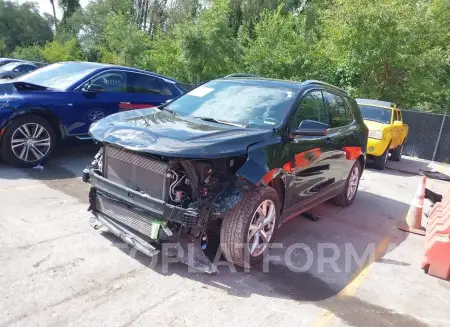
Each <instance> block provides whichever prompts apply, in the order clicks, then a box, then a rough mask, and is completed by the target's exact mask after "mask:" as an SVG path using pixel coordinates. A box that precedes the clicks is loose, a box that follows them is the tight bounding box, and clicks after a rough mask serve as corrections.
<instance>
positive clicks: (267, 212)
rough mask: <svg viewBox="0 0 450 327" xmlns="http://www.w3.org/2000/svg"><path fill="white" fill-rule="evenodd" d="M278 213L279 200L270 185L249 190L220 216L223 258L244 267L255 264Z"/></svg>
mask: <svg viewBox="0 0 450 327" xmlns="http://www.w3.org/2000/svg"><path fill="white" fill-rule="evenodd" d="M279 216H280V200H279V197H278V194H277V192H276V191H275V190H274V189H273V188H271V187H270V186H266V187H264V188H263V189H253V190H251V191H249V192H248V193H247V194H246V195H245V196H244V197H243V199H242V200H241V202H240V204H239V205H238V206H237V207H236V208H235V209H234V210H232V211H231V212H230V213H228V214H227V216H226V217H224V219H223V222H222V227H221V230H220V243H221V244H220V246H221V248H222V251H223V255H224V256H225V258H226V259H227V260H228V261H230V262H232V263H234V264H236V265H238V266H240V267H244V268H246V267H251V266H254V265H256V264H258V263H259V262H260V261H261V260H262V259H263V257H264V254H265V253H266V252H267V250H268V248H269V244H270V243H271V242H272V241H273V238H274V234H275V231H276V228H277V226H278V221H279Z"/></svg>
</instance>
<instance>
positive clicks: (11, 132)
mask: <svg viewBox="0 0 450 327" xmlns="http://www.w3.org/2000/svg"><path fill="white" fill-rule="evenodd" d="M55 144H56V135H55V132H54V130H53V128H52V126H51V125H50V123H49V122H48V121H47V120H45V119H44V118H42V117H39V116H24V117H19V118H17V119H15V120H13V121H12V123H11V124H10V125H9V126H8V128H7V129H6V132H5V134H4V135H3V140H2V143H1V153H2V158H3V159H4V160H5V161H6V162H8V163H9V164H11V165H13V166H15V167H22V168H30V167H34V166H36V165H38V164H40V163H42V162H43V161H44V160H46V159H47V158H48V156H49V155H50V153H51V150H52V149H53V147H54V145H55Z"/></svg>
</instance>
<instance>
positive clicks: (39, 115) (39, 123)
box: [0, 62, 186, 167]
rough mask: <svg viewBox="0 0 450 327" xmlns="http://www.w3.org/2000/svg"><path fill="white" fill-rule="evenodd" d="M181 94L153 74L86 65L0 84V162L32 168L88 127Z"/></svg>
mask: <svg viewBox="0 0 450 327" xmlns="http://www.w3.org/2000/svg"><path fill="white" fill-rule="evenodd" d="M185 91H186V88H185V86H184V85H183V84H181V83H179V82H177V81H176V80H173V79H170V78H167V77H165V76H161V75H158V74H155V73H152V72H148V71H144V70H139V69H133V68H129V67H120V66H114V65H106V64H98V63H88V62H63V63H57V64H53V65H50V66H47V67H44V68H41V69H38V70H36V71H34V72H32V73H29V74H27V75H24V76H21V77H19V78H17V79H14V80H10V81H4V82H0V150H1V157H2V159H3V160H5V161H7V162H8V163H10V164H12V165H14V166H17V167H32V166H35V165H37V164H39V163H41V162H42V161H44V160H45V159H46V158H48V156H49V155H50V153H51V151H52V149H53V148H54V147H55V146H56V145H57V144H58V143H59V141H61V140H62V139H64V138H67V137H78V138H83V137H86V136H88V129H89V126H90V125H91V123H92V122H94V121H96V120H98V119H101V118H103V117H105V116H108V115H111V114H113V113H116V112H120V111H126V110H132V109H141V108H149V107H154V106H158V105H160V104H162V103H164V102H166V101H167V100H170V99H173V98H176V97H178V96H179V95H181V94H183V93H184V92H185Z"/></svg>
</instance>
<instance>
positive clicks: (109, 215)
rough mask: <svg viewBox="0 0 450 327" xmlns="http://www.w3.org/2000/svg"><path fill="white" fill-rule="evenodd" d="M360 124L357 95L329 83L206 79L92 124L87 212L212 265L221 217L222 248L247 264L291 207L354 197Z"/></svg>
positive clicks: (140, 239) (125, 234) (151, 248)
mask: <svg viewBox="0 0 450 327" xmlns="http://www.w3.org/2000/svg"><path fill="white" fill-rule="evenodd" d="M367 133H368V130H367V128H366V126H365V125H364V123H363V119H362V117H361V114H360V111H359V108H358V105H357V104H356V102H355V101H354V100H353V99H352V98H350V97H349V96H348V95H347V94H346V93H345V92H344V91H343V90H341V89H339V88H337V87H334V86H332V85H329V84H326V83H323V82H319V81H306V82H289V81H280V80H269V79H262V78H257V77H225V78H222V79H217V80H213V81H210V82H207V83H206V84H203V85H201V86H199V87H197V88H195V89H193V90H191V91H190V92H188V93H187V94H185V95H182V96H181V97H179V98H177V99H175V100H173V101H172V102H170V103H167V104H165V105H163V106H160V107H158V108H152V109H144V110H135V111H128V112H122V113H118V114H114V115H111V116H108V117H106V118H104V119H102V120H100V121H97V122H95V123H94V124H93V125H92V126H91V129H90V134H91V135H92V136H93V138H94V139H96V140H97V141H99V142H101V144H102V145H103V147H102V148H101V150H100V152H99V153H98V154H97V155H96V157H95V160H94V161H93V162H92V164H91V166H90V167H88V168H87V169H85V170H84V171H83V179H84V180H85V181H86V182H88V183H90V184H91V191H90V194H89V200H90V210H91V212H92V214H93V219H92V222H93V224H94V226H100V225H103V226H105V227H106V228H108V229H109V230H111V231H112V232H113V233H115V234H116V235H118V236H119V237H121V238H122V239H123V240H124V241H125V242H127V243H129V244H131V245H133V246H135V247H136V248H137V249H138V250H140V251H141V252H143V253H145V254H147V255H150V256H152V255H154V254H156V253H158V252H159V250H160V249H161V248H162V245H163V244H164V243H172V244H173V243H175V244H176V245H177V246H178V247H180V248H182V249H184V250H186V251H185V252H184V253H187V244H192V246H193V249H194V257H193V258H188V256H187V255H181V258H180V259H181V260H182V261H183V262H185V263H187V264H189V265H192V266H194V267H196V268H198V269H201V270H204V271H207V272H214V271H216V267H215V266H214V265H213V264H212V263H211V262H210V261H209V260H208V258H206V256H204V254H203V251H202V249H204V248H205V247H206V246H207V244H208V235H209V230H210V229H211V228H212V226H218V227H219V228H220V247H221V250H222V252H223V254H224V256H225V258H226V259H227V260H228V261H231V262H233V263H234V264H236V265H238V266H241V267H248V266H252V265H255V264H257V263H258V262H259V261H260V260H261V259H262V257H263V255H264V253H265V252H266V251H267V249H268V244H269V243H270V242H271V241H272V240H273V237H274V234H275V232H276V230H277V228H278V227H280V226H281V225H282V224H283V223H284V222H286V221H287V220H289V219H290V218H293V217H295V216H297V215H299V214H300V213H302V212H305V211H307V210H309V209H310V208H311V207H313V206H316V205H317V204H320V203H322V202H324V201H327V200H329V199H334V202H335V203H337V204H338V205H341V206H348V205H350V204H351V203H352V201H353V200H354V198H355V195H356V192H357V188H358V184H359V179H360V176H361V174H362V171H363V169H364V166H365V157H366V155H365V150H366V144H367ZM182 252H183V251H182Z"/></svg>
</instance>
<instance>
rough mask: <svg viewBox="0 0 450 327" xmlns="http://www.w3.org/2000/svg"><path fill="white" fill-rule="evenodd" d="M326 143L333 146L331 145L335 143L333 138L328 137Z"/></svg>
mask: <svg viewBox="0 0 450 327" xmlns="http://www.w3.org/2000/svg"><path fill="white" fill-rule="evenodd" d="M325 143H326V144H331V143H333V139H332V138H331V137H327V138H326V139H325Z"/></svg>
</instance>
